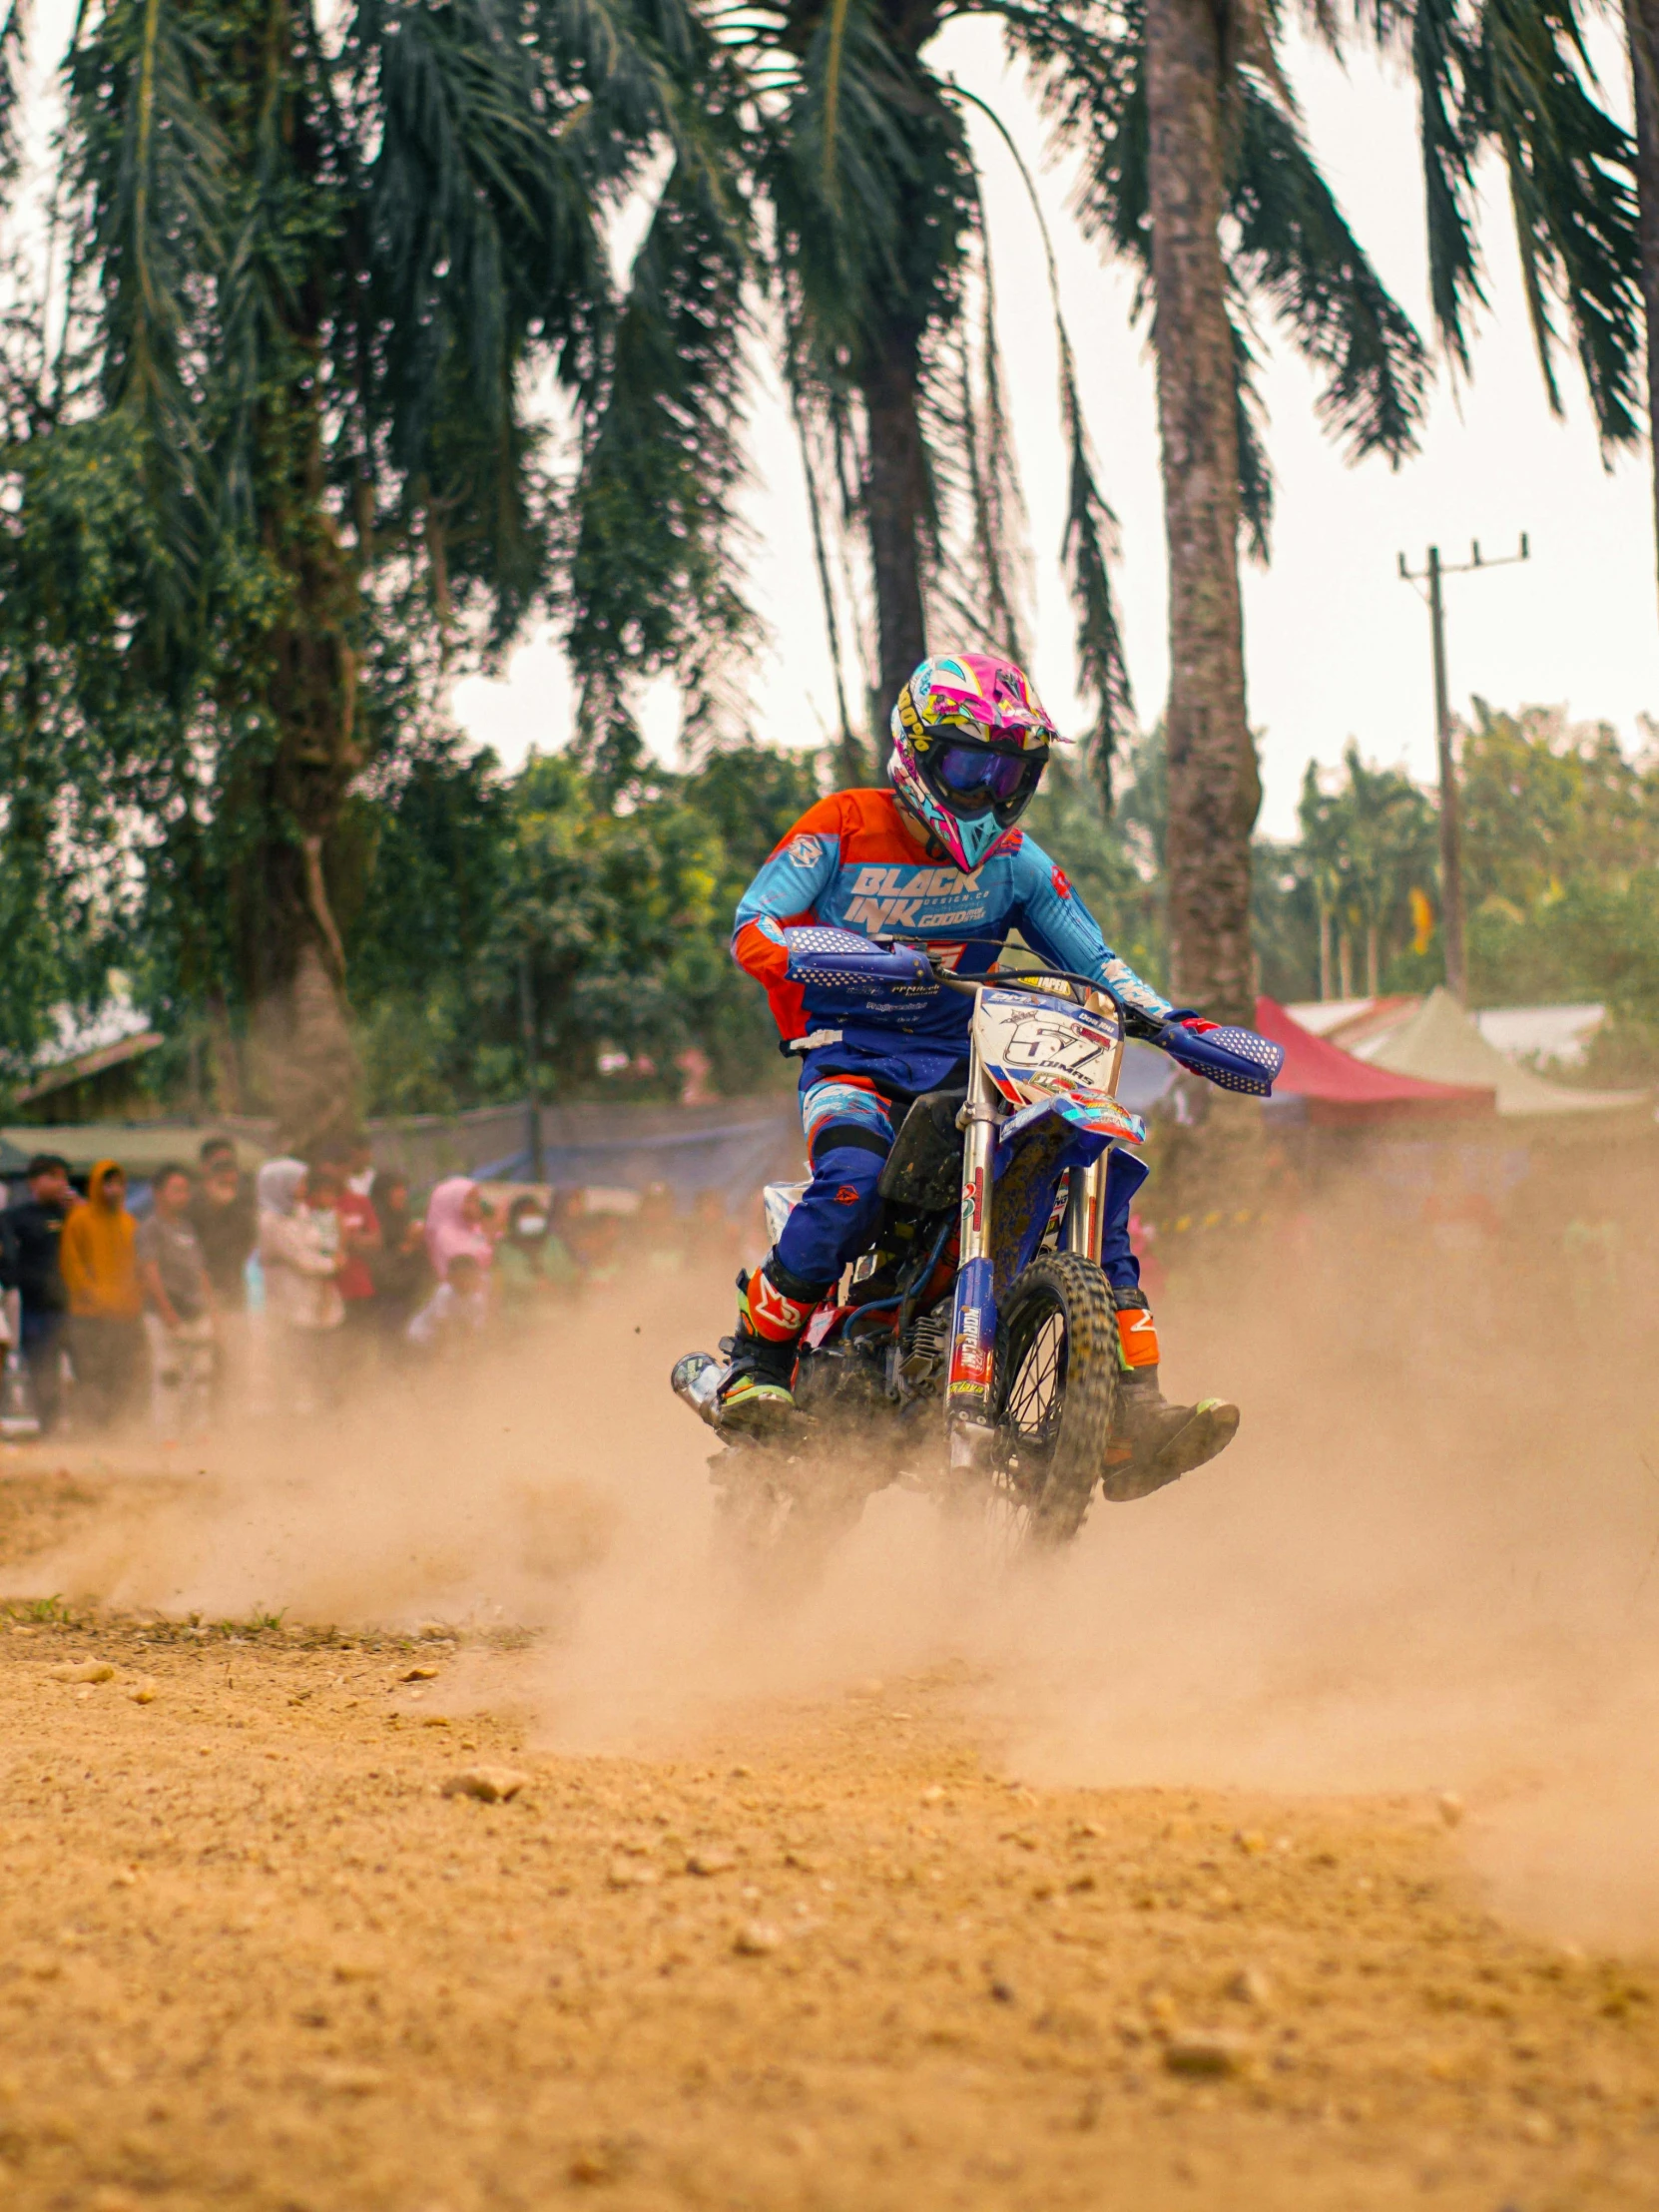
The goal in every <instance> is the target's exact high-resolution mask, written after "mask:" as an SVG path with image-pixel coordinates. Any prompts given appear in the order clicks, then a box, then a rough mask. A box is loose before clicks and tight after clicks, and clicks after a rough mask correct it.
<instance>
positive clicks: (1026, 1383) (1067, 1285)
mask: <svg viewBox="0 0 1659 2212" xmlns="http://www.w3.org/2000/svg"><path fill="white" fill-rule="evenodd" d="M1117 1392H1118V1357H1117V1325H1116V1322H1115V1320H1114V1318H1113V1313H1112V1293H1111V1289H1110V1286H1109V1285H1108V1284H1107V1281H1106V1278H1105V1275H1104V1274H1103V1273H1102V1272H1101V1270H1100V1268H1099V1267H1098V1266H1096V1264H1095V1262H1094V1261H1092V1260H1085V1259H1084V1258H1083V1256H1082V1255H1081V1254H1080V1253H1075V1252H1045V1253H1043V1254H1042V1255H1041V1256H1040V1257H1039V1258H1037V1259H1035V1260H1033V1261H1032V1263H1031V1265H1030V1266H1029V1267H1028V1268H1026V1269H1024V1270H1023V1272H1022V1273H1021V1274H1020V1275H1019V1276H1018V1277H1017V1278H1016V1279H1015V1282H1014V1286H1013V1289H1012V1290H1011V1291H1010V1292H1009V1293H1008V1296H1007V1298H1006V1300H1005V1301H1004V1302H1003V1308H1002V1314H1001V1317H1000V1319H999V1322H998V1325H997V1334H996V1385H995V1400H994V1411H995V1419H996V1428H997V1448H996V1464H995V1472H994V1473H993V1476H992V1499H991V1509H992V1512H993V1515H994V1516H996V1517H997V1518H998V1519H1000V1520H1001V1521H1002V1522H1003V1524H1004V1526H1005V1528H1006V1531H1007V1535H1008V1538H1009V1540H1010V1541H1011V1542H1013V1543H1015V1544H1019V1545H1023V1546H1025V1547H1026V1548H1052V1547H1053V1546H1055V1545H1057V1544H1066V1543H1070V1541H1071V1539H1072V1538H1073V1537H1074V1536H1075V1535H1076V1534H1077V1531H1078V1530H1079V1529H1080V1528H1081V1527H1082V1525H1083V1519H1084V1515H1085V1514H1086V1513H1087V1512H1088V1509H1089V1501H1090V1499H1091V1498H1092V1497H1093V1496H1094V1492H1095V1486H1096V1484H1097V1483H1098V1482H1099V1480H1100V1476H1101V1471H1102V1469H1103V1468H1104V1466H1105V1464H1106V1445H1107V1440H1108V1438H1109V1437H1110V1435H1111V1432H1112V1418H1113V1414H1114V1413H1115V1411H1116V1409H1117Z"/></svg>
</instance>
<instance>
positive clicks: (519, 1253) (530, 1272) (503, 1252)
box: [495, 1197, 581, 1321]
mask: <svg viewBox="0 0 1659 2212" xmlns="http://www.w3.org/2000/svg"><path fill="white" fill-rule="evenodd" d="M495 1276H496V1281H497V1282H498V1283H499V1284H500V1286H501V1305H502V1311H503V1313H504V1314H506V1315H508V1316H510V1317H512V1318H513V1319H515V1320H521V1321H522V1320H527V1319H528V1318H529V1316H530V1315H531V1314H532V1313H533V1312H534V1311H535V1309H536V1308H537V1307H538V1306H539V1305H541V1304H542V1303H543V1301H544V1300H545V1299H546V1298H547V1296H548V1295H549V1294H550V1293H552V1292H556V1291H568V1290H573V1289H574V1288H575V1287H576V1285H577V1283H578V1282H579V1281H580V1280H581V1275H580V1271H579V1270H578V1268H577V1265H576V1262H575V1261H574V1260H573V1259H572V1258H571V1255H570V1251H569V1248H568V1246H567V1245H566V1244H565V1241H564V1239H563V1238H562V1237H561V1236H560V1235H559V1234H558V1232H557V1231H556V1230H555V1229H554V1227H553V1223H552V1220H551V1218H550V1216H549V1214H548V1211H547V1208H546V1207H545V1206H544V1205H543V1204H542V1202H541V1200H540V1199H539V1198H528V1197H525V1198H515V1199H514V1200H513V1203H512V1207H511V1209H510V1211H509V1213H508V1215H507V1234H506V1235H505V1236H504V1237H503V1238H502V1240H501V1242H500V1243H499V1244H498V1245H497V1246H496V1248H495Z"/></svg>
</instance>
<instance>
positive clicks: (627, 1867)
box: [605, 1859, 660, 1890]
mask: <svg viewBox="0 0 1659 2212" xmlns="http://www.w3.org/2000/svg"><path fill="white" fill-rule="evenodd" d="M605 1879H606V1880H607V1882H609V1884H610V1886H611V1888H612V1889H613V1890H644V1889H649V1888H650V1886H651V1885H652V1884H653V1883H655V1882H657V1881H658V1880H659V1879H660V1877H659V1876H658V1873H657V1870H656V1868H655V1867H647V1866H644V1865H642V1864H641V1862H640V1861H639V1860H638V1859H613V1860H612V1861H611V1865H610V1871H609V1873H608V1874H607V1875H606V1878H605Z"/></svg>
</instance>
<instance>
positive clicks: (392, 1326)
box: [368, 1168, 432, 1344]
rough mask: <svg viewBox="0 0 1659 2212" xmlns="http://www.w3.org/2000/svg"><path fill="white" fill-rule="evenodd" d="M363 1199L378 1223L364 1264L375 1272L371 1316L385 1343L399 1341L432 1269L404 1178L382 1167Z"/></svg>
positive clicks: (422, 1230) (421, 1229) (407, 1180)
mask: <svg viewBox="0 0 1659 2212" xmlns="http://www.w3.org/2000/svg"><path fill="white" fill-rule="evenodd" d="M368 1203H369V1204H370V1205H371V1206H372V1207H373V1209H374V1218H375V1220H376V1221H377V1222H378V1223H379V1225H380V1249H379V1251H378V1252H376V1253H375V1254H374V1256H373V1258H372V1259H371V1260H370V1262H369V1267H370V1269H371V1271H372V1272H373V1276H374V1290H375V1299H374V1315H375V1319H376V1320H377V1321H378V1322H379V1324H380V1326H381V1328H382V1329H383V1330H384V1332H385V1336H386V1341H387V1343H388V1344H401V1343H402V1341H403V1333H404V1331H405V1330H406V1329H407V1327H408V1325H409V1317H410V1315H411V1314H413V1312H414V1310H415V1308H416V1307H417V1306H418V1305H419V1304H420V1302H421V1300H422V1299H423V1298H424V1297H425V1295H426V1290H427V1286H428V1285H429V1284H430V1282H431V1280H432V1271H431V1268H430V1266H429V1264H428V1262H427V1258H426V1240H425V1228H424V1224H423V1223H422V1221H421V1219H420V1217H419V1215H418V1214H417V1213H416V1212H415V1211H414V1209H413V1207H412V1206H411V1205H410V1204H409V1179H408V1177H407V1176H406V1175H405V1174H403V1172H402V1171H401V1169H398V1168H381V1169H380V1170H379V1171H378V1173H377V1174H376V1175H375V1178H374V1180H373V1182H372V1183H371V1184H370V1185H369V1187H368Z"/></svg>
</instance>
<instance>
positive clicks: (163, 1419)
mask: <svg viewBox="0 0 1659 2212" xmlns="http://www.w3.org/2000/svg"><path fill="white" fill-rule="evenodd" d="M150 1189H151V1194H152V1196H153V1198H154V1201H155V1203H154V1205H153V1206H152V1208H151V1210H150V1214H149V1216H148V1218H147V1219H146V1220H145V1221H143V1222H142V1223H141V1224H140V1225H139V1232H138V1236H137V1238H136V1239H135V1240H134V1251H135V1254H136V1256H137V1259H138V1271H139V1281H140V1282H141V1283H142V1285H143V1286H144V1301H145V1308H144V1332H145V1335H146V1336H147V1337H148V1338H149V1340H150V1415H151V1418H152V1420H153V1421H154V1422H155V1425H156V1428H157V1431H158V1432H159V1434H161V1435H162V1436H164V1437H165V1438H167V1439H168V1440H169V1441H170V1442H176V1441H178V1440H179V1439H180V1438H181V1437H185V1436H199V1435H201V1434H202V1432H203V1431H204V1430H205V1429H206V1428H207V1426H208V1421H209V1415H210V1412H211V1409H212V1403H213V1373H214V1313H213V1290H212V1287H211V1285H210V1282H209V1278H208V1266H207V1261H206V1260H205V1258H204V1257H203V1253H202V1246H201V1244H200V1242H199V1241H198V1239H197V1235H196V1231H195V1229H194V1228H193V1227H192V1226H191V1219H190V1214H191V1198H192V1190H191V1179H190V1170H189V1169H188V1168H183V1167H179V1166H176V1165H174V1164H173V1163H171V1162H170V1163H169V1164H168V1165H167V1166H166V1167H164V1168H158V1169H157V1170H156V1174H155V1178H154V1180H153V1181H152V1183H151V1186H150Z"/></svg>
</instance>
